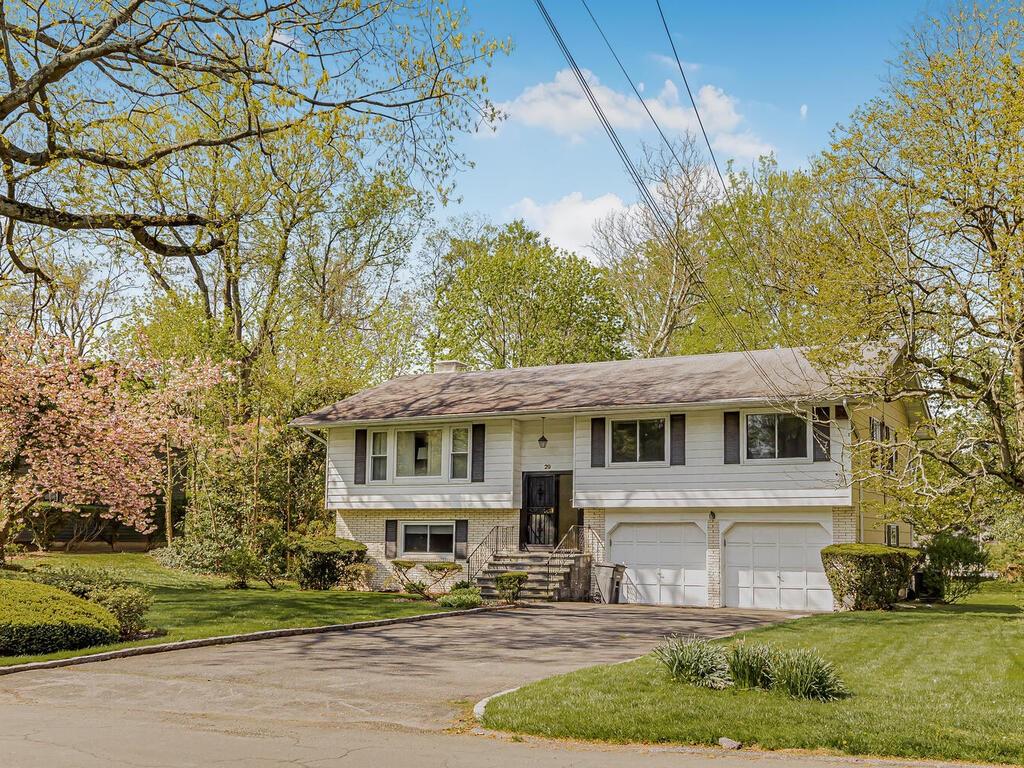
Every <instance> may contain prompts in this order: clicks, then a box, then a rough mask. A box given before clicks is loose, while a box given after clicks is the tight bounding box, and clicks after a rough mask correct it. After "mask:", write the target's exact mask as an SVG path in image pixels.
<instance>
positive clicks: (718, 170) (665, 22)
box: [582, 0, 796, 358]
mask: <svg viewBox="0 0 1024 768" xmlns="http://www.w3.org/2000/svg"><path fill="white" fill-rule="evenodd" d="M582 2H583V4H584V6H586V0H582ZM654 2H655V4H656V5H657V6H658V15H659V16H660V17H661V26H662V28H663V29H664V30H665V37H667V38H668V44H669V47H670V48H671V49H672V58H674V59H675V61H676V67H677V68H678V69H679V76H680V77H681V78H682V79H683V85H684V86H685V88H686V95H687V96H688V97H689V98H690V105H691V106H692V107H693V114H695V115H696V116H697V125H699V126H700V132H701V134H702V135H703V136H704V143H705V144H706V145H707V147H708V154H709V155H711V162H712V164H713V165H714V166H715V173H717V174H718V180H719V181H720V182H721V183H722V192H723V193H724V194H725V199H726V200H728V201H729V207H730V208H732V215H733V216H735V217H736V221H737V223H738V222H739V219H740V214H739V211H738V210H737V209H736V201H735V200H734V199H733V196H732V192H731V190H730V188H729V185H728V184H727V183H726V182H725V176H724V175H723V174H722V168H721V166H720V165H719V163H718V158H717V157H715V150H714V148H713V147H712V146H711V138H710V137H709V136H708V132H707V129H706V128H705V127H704V120H702V119H701V116H700V109H698V108H697V100H696V99H695V98H694V96H693V90H692V89H691V88H690V80H689V78H687V77H686V68H685V67H684V66H683V60H682V59H681V58H680V57H679V51H678V50H677V49H676V41H675V39H674V38H673V37H672V31H671V30H670V29H669V26H668V20H667V19H666V18H665V11H664V9H663V8H662V7H661V0H654ZM587 12H588V13H590V8H587ZM590 18H591V19H593V20H594V24H595V25H596V26H597V27H598V29H599V30H600V25H599V24H598V23H597V19H595V18H594V14H592V13H591V14H590ZM601 37H603V38H604V41H605V44H606V45H607V46H608V48H609V50H611V43H609V42H608V38H607V37H605V35H604V32H601ZM612 55H613V56H615V52H614V51H612ZM615 60H616V61H618V60H619V57H618V56H615ZM619 68H620V69H622V70H623V74H624V75H626V79H627V80H629V81H630V85H632V83H633V81H632V79H631V78H630V77H629V75H627V74H626V72H625V68H623V67H622V64H621V62H620V63H619ZM634 90H635V89H634ZM641 101H643V99H641ZM645 108H646V105H645ZM647 114H648V115H649V116H650V118H651V121H652V122H654V124H655V125H657V121H656V120H655V119H654V115H651V113H650V111H649V110H648V112H647ZM658 133H661V137H662V139H665V134H664V133H662V132H661V128H658ZM665 141H666V143H668V140H667V139H665ZM674 155H675V153H674V152H673V156H674ZM677 162H678V161H677ZM711 219H712V221H714V223H715V226H716V227H718V231H719V232H720V233H721V235H722V238H723V239H724V240H725V243H726V245H727V246H728V247H729V250H730V251H732V253H733V255H734V256H736V257H737V258H739V254H738V253H736V249H735V248H733V245H732V242H731V241H730V240H729V238H728V237H727V236H726V234H725V231H724V230H723V229H722V227H721V225H720V224H719V223H718V220H717V219H715V217H714V215H712V216H711ZM755 268H756V267H755ZM762 287H763V286H762ZM768 311H769V312H771V314H772V315H773V316H774V318H775V322H776V324H777V325H778V327H779V329H780V330H781V331H782V333H783V335H784V336H785V337H786V343H787V344H788V345H789V347H790V348H791V349H792V348H793V346H794V345H793V341H792V339H791V338H790V336H789V331H787V330H786V327H785V325H783V323H782V321H781V320H780V319H779V316H778V314H777V313H776V312H773V311H772V310H771V309H769V310H768ZM793 354H794V358H795V356H796V353H795V352H794V353H793Z"/></svg>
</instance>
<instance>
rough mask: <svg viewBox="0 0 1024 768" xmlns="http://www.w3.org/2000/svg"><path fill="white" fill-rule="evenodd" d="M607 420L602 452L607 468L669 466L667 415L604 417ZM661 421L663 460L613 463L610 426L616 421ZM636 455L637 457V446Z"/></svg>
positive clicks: (669, 439) (669, 442) (670, 438)
mask: <svg viewBox="0 0 1024 768" xmlns="http://www.w3.org/2000/svg"><path fill="white" fill-rule="evenodd" d="M606 418H607V420H608V426H607V428H606V429H605V436H604V450H605V456H607V457H608V462H607V464H606V466H608V467H667V466H669V458H670V457H669V451H670V449H671V440H672V436H671V435H670V434H669V429H670V424H669V418H668V414H667V413H665V414H662V413H647V414H637V415H633V414H615V416H608V417H606ZM657 419H661V421H662V423H663V424H664V427H665V429H664V432H665V458H664V459H660V460H657V461H613V460H612V425H613V424H614V423H615V422H616V421H655V420H657ZM637 453H638V455H639V446H637Z"/></svg>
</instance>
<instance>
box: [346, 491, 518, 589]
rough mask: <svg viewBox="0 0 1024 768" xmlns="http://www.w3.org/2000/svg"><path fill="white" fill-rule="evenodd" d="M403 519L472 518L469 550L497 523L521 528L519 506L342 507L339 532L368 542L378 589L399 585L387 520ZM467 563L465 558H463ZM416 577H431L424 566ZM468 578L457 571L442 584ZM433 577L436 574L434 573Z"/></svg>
mask: <svg viewBox="0 0 1024 768" xmlns="http://www.w3.org/2000/svg"><path fill="white" fill-rule="evenodd" d="M385 520H401V521H404V522H409V521H419V520H444V521H448V520H468V521H469V533H468V536H467V540H468V541H467V550H466V551H467V554H472V552H473V550H474V549H476V547H477V545H479V544H480V542H481V541H483V539H484V537H485V536H487V534H488V533H490V532H491V529H492V528H494V526H496V525H508V526H512V527H513V528H514V530H516V531H518V529H519V510H518V509H481V510H476V509H430V510H408V509H345V510H338V512H337V516H336V521H337V527H336V532H337V535H338V536H340V537H342V538H345V539H354V540H355V541H361V542H362V543H363V544H365V545H366V548H367V551H366V559H367V562H370V563H372V564H373V565H375V566H376V567H377V574H376V576H375V577H374V579H373V585H372V586H373V588H374V589H393V588H396V587H397V586H398V584H397V582H396V581H395V577H394V572H393V570H392V568H391V566H389V565H388V561H387V558H385V556H384V521H385ZM399 556H401V542H399ZM405 559H409V560H413V559H424V560H425V559H430V558H425V557H423V556H416V557H407V558H405ZM460 562H462V563H465V561H460ZM412 575H413V577H414V578H419V579H423V580H427V579H428V577H427V574H426V573H425V572H423V571H422V570H420V569H413V571H412ZM464 578H466V574H465V572H464V571H463V572H462V573H456V574H455V575H454V576H452V577H451V578H450V579H447V580H446V581H445V582H444V583H443V584H442V586H445V587H449V586H451V584H450V583H449V582H451V583H454V582H456V581H458V580H460V579H464ZM430 580H433V577H430Z"/></svg>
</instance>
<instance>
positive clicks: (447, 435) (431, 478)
mask: <svg viewBox="0 0 1024 768" xmlns="http://www.w3.org/2000/svg"><path fill="white" fill-rule="evenodd" d="M459 428H464V429H466V430H468V432H469V454H468V462H467V464H468V467H467V471H466V477H465V478H462V477H452V476H451V463H452V453H451V446H452V430H453V429H459ZM436 429H439V430H441V474H440V475H409V476H402V477H400V476H399V475H398V433H399V432H420V431H429V430H436ZM374 432H384V433H385V434H387V436H388V452H387V457H388V460H387V479H386V480H373V479H372V478H373V456H372V453H371V452H372V450H373V437H372V436H373V433H374ZM366 464H367V472H366V475H367V482H368V483H372V484H373V485H377V486H383V485H390V486H396V485H469V484H470V483H471V482H472V481H473V423H472V422H465V423H461V422H459V423H454V424H423V425H416V426H409V427H388V428H387V429H368V430H367V448H366Z"/></svg>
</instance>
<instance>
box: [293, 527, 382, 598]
mask: <svg viewBox="0 0 1024 768" xmlns="http://www.w3.org/2000/svg"><path fill="white" fill-rule="evenodd" d="M290 549H291V551H292V552H293V553H294V554H295V579H296V581H298V582H299V587H301V588H302V589H316V590H323V589H331V588H332V587H336V586H337V585H338V583H339V582H340V581H341V577H342V576H343V575H344V572H345V567H346V566H349V565H352V564H354V563H361V562H363V561H364V560H365V559H366V545H365V544H362V543H360V542H358V541H352V540H351V539H335V538H327V537H302V538H298V539H295V540H294V541H293V542H292V543H291V545H290Z"/></svg>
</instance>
